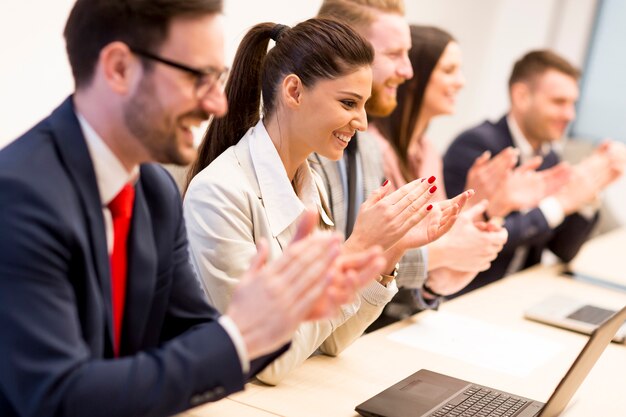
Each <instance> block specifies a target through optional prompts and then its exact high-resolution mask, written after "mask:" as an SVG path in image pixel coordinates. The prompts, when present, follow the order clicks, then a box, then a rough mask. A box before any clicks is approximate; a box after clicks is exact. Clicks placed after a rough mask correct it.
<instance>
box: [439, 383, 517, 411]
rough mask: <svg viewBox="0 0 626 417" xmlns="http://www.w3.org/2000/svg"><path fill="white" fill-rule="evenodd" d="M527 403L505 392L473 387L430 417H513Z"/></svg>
mask: <svg viewBox="0 0 626 417" xmlns="http://www.w3.org/2000/svg"><path fill="white" fill-rule="evenodd" d="M527 403H528V401H526V400H523V399H521V398H518V397H515V396H512V395H508V394H505V393H503V392H499V391H492V390H490V389H487V388H483V387H479V386H476V385H472V386H471V387H469V388H468V389H467V390H465V392H464V393H463V394H461V395H459V396H457V397H456V398H454V399H452V400H451V401H450V402H448V403H447V404H445V405H444V406H443V407H441V408H439V409H438V410H437V411H435V412H434V413H432V414H431V415H430V417H444V416H451V417H468V416H476V417H491V416H494V417H495V416H500V417H511V416H514V415H515V413H517V412H518V411H519V410H520V409H521V408H522V407H524V406H525V405H526V404H527Z"/></svg>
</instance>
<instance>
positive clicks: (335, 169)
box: [310, 154, 347, 233]
mask: <svg viewBox="0 0 626 417" xmlns="http://www.w3.org/2000/svg"><path fill="white" fill-rule="evenodd" d="M310 161H311V162H310V164H311V167H312V168H313V169H315V170H316V171H317V172H318V173H319V175H320V177H322V180H323V181H324V186H325V187H326V193H327V194H328V197H329V201H328V206H329V208H330V213H331V215H332V217H333V222H334V223H335V229H336V230H337V231H339V232H341V233H345V231H346V221H347V219H346V196H345V195H344V192H343V185H342V184H341V173H340V172H339V163H338V162H335V161H331V160H329V159H327V158H324V157H323V156H320V155H318V154H313V155H312V156H311V158H310Z"/></svg>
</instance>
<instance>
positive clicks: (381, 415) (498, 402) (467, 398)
mask: <svg viewBox="0 0 626 417" xmlns="http://www.w3.org/2000/svg"><path fill="white" fill-rule="evenodd" d="M624 320H626V307H624V308H623V309H621V310H620V311H619V312H617V313H615V314H614V315H613V316H611V317H610V318H608V319H607V320H606V321H605V322H604V323H602V324H601V325H600V326H598V328H596V330H594V331H593V332H592V334H591V337H590V338H589V341H587V344H586V345H585V347H584V348H583V350H582V351H581V352H580V354H579V355H578V357H577V358H576V360H575V361H574V363H573V364H572V366H571V367H570V369H569V370H568V371H567V373H566V374H565V376H564V377H563V379H562V380H561V382H560V383H559V385H557V387H556V389H555V390H554V392H553V393H552V395H551V396H550V399H549V400H548V402H547V403H545V404H543V403H541V402H539V401H535V400H532V399H530V398H525V397H521V396H518V395H514V394H510V393H507V392H504V391H500V390H497V389H493V388H489V387H485V386H483V385H479V384H474V383H472V382H468V381H463V380H461V379H457V378H453V377H450V376H447V375H442V374H438V373H436V372H432V371H428V370H425V369H422V370H420V371H418V372H416V373H414V374H413V375H411V376H409V377H408V378H405V379H403V380H402V381H400V382H398V383H397V384H395V385H393V386H391V387H389V388H387V389H386V390H384V391H383V392H381V393H379V394H377V395H375V396H374V397H372V398H370V399H369V400H367V401H365V402H364V403H362V404H360V405H358V406H357V407H356V411H358V412H359V414H361V415H362V416H366V417H420V416H424V417H426V416H429V417H444V416H458V417H461V416H462V417H465V416H480V417H491V416H506V417H556V416H558V415H559V414H561V412H562V411H563V410H564V409H565V407H566V406H567V404H568V403H569V401H570V400H571V399H572V397H573V396H574V393H575V392H576V390H577V389H578V387H579V386H580V384H581V383H582V382H583V380H584V379H585V378H586V377H587V374H588V373H589V371H590V370H591V368H592V367H593V366H594V365H595V363H596V362H597V360H598V358H599V357H600V355H601V354H602V352H604V350H605V349H606V347H607V346H608V345H609V343H610V342H611V339H613V337H614V336H615V334H616V333H617V331H618V330H619V328H620V327H621V326H622V324H623V323H624Z"/></svg>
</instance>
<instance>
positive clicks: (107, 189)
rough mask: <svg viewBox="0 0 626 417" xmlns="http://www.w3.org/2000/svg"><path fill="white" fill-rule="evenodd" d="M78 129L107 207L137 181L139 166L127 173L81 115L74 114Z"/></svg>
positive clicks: (101, 197)
mask: <svg viewBox="0 0 626 417" xmlns="http://www.w3.org/2000/svg"><path fill="white" fill-rule="evenodd" d="M76 116H77V117H78V122H79V123H80V128H81V130H82V132H83V136H85V141H86V142H87V149H88V150H89V156H90V157H91V161H92V163H93V169H94V171H95V173H96V182H97V184H98V191H99V193H100V201H101V202H102V205H103V206H106V205H108V204H109V203H110V202H111V200H113V198H115V196H116V195H117V194H118V193H119V192H120V190H121V189H122V187H124V185H125V184H127V183H129V182H130V183H135V182H136V181H137V179H139V166H135V167H134V168H133V169H132V171H131V172H130V173H129V172H128V171H126V168H124V165H123V164H122V162H121V161H120V160H119V159H117V157H116V156H115V154H114V153H113V151H111V149H110V148H109V147H108V146H107V144H106V143H104V141H103V140H102V138H101V137H100V136H99V135H98V134H97V133H96V131H95V130H94V129H93V127H92V126H91V125H90V124H89V122H87V120H86V119H85V118H84V117H83V115H82V114H80V113H78V112H76Z"/></svg>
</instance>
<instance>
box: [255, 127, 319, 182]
mask: <svg viewBox="0 0 626 417" xmlns="http://www.w3.org/2000/svg"><path fill="white" fill-rule="evenodd" d="M263 124H264V126H265V129H266V130H267V133H268V134H269V136H270V139H271V140H272V143H273V144H274V147H275V148H276V150H277V151H278V156H280V160H281V161H282V162H283V166H284V167H285V171H286V172H287V177H288V178H289V181H293V179H294V177H295V176H296V171H298V168H299V167H300V165H302V164H303V163H304V161H306V159H307V158H308V157H309V155H310V154H311V151H310V150H308V149H303V146H302V145H301V142H299V141H298V140H297V139H296V138H295V135H294V134H293V133H292V132H293V129H292V127H291V126H290V124H289V123H288V122H286V121H285V120H280V121H279V120H278V117H276V116H272V117H270V118H269V119H264V120H263Z"/></svg>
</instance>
